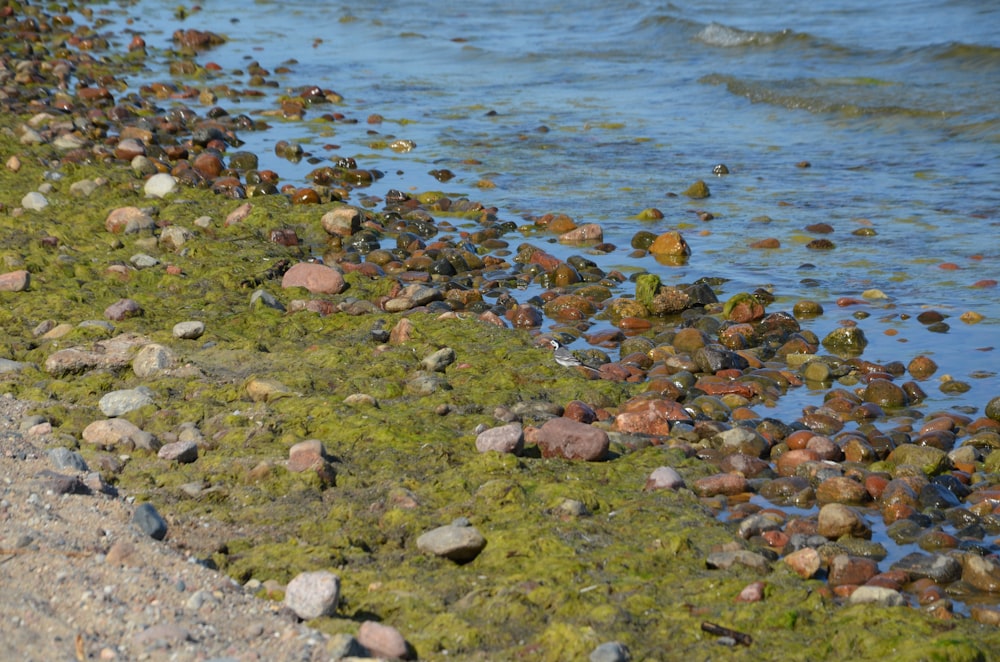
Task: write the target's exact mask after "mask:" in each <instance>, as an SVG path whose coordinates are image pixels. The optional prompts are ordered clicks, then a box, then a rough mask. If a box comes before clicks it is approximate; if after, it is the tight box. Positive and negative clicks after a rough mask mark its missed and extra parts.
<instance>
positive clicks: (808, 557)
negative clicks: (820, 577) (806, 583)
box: [781, 547, 822, 579]
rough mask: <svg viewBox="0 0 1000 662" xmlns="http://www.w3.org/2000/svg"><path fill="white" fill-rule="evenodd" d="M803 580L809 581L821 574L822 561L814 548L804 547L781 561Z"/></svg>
mask: <svg viewBox="0 0 1000 662" xmlns="http://www.w3.org/2000/svg"><path fill="white" fill-rule="evenodd" d="M781 560H782V561H783V562H784V563H786V564H788V566H789V567H790V568H791V569H792V570H793V571H794V572H795V574H797V575H798V576H799V577H801V578H802V579H809V578H811V577H813V576H815V575H816V573H817V572H819V569H820V566H821V564H822V560H821V559H820V556H819V552H817V551H816V550H815V549H813V548H812V547H803V548H802V549H799V550H796V551H794V552H792V553H791V554H789V555H788V556H785V557H784V558H783V559H781Z"/></svg>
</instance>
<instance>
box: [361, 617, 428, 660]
mask: <svg viewBox="0 0 1000 662" xmlns="http://www.w3.org/2000/svg"><path fill="white" fill-rule="evenodd" d="M358 641H359V642H360V643H361V645H362V646H364V647H365V648H367V649H368V651H369V652H370V653H371V654H372V656H374V657H380V658H386V659H389V660H409V659H413V658H414V657H415V656H414V655H412V651H411V648H410V645H409V644H407V643H406V639H404V638H403V635H402V634H400V632H399V630H397V629H396V628H394V627H392V626H391V625H384V624H382V623H377V622H375V621H365V622H364V623H362V624H361V627H360V628H358Z"/></svg>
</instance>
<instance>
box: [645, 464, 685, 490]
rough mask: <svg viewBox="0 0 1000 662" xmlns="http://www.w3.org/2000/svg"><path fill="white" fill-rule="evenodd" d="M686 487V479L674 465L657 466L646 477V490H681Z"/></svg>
mask: <svg viewBox="0 0 1000 662" xmlns="http://www.w3.org/2000/svg"><path fill="white" fill-rule="evenodd" d="M682 487H685V484H684V479H683V478H681V475H680V474H679V473H677V470H676V469H674V468H673V467H657V468H656V469H654V470H653V473H651V474H649V478H647V479H646V485H645V486H644V487H643V489H644V490H646V491H650V490H674V491H676V490H679V489H681V488H682Z"/></svg>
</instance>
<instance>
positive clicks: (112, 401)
mask: <svg viewBox="0 0 1000 662" xmlns="http://www.w3.org/2000/svg"><path fill="white" fill-rule="evenodd" d="M151 404H153V392H152V391H150V390H149V388H147V387H145V386H140V387H138V388H130V389H123V390H120V391H111V392H110V393H105V394H104V396H103V397H101V399H100V401H99V402H98V403H97V406H98V407H99V408H100V410H101V413H102V414H104V415H105V416H108V417H114V416H121V415H122V414H127V413H129V412H130V411H135V410H136V409H141V408H142V407H145V406H146V405H151Z"/></svg>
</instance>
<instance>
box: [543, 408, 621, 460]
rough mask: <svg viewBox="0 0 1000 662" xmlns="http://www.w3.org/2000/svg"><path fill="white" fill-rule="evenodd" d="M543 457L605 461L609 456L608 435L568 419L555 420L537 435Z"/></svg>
mask: <svg viewBox="0 0 1000 662" xmlns="http://www.w3.org/2000/svg"><path fill="white" fill-rule="evenodd" d="M537 443H538V447H539V449H540V450H541V452H542V457H562V458H565V459H567V460H586V461H588V462H594V461H598V460H603V459H605V458H606V457H607V454H608V445H609V440H608V434H607V433H606V432H605V431H604V430H601V429H598V428H595V427H593V426H590V425H586V424H584V423H579V422H577V421H574V420H570V419H568V418H563V417H559V418H553V419H550V420H548V421H546V422H545V424H544V425H543V426H542V427H541V428H539V430H538V433H537Z"/></svg>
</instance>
